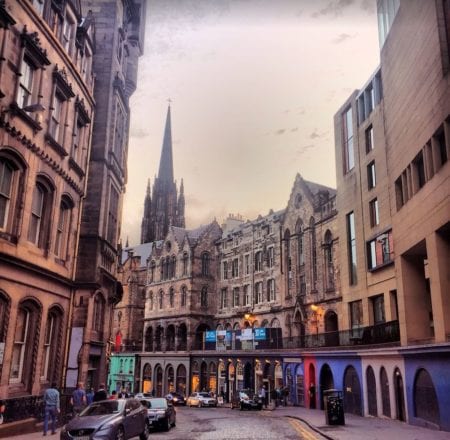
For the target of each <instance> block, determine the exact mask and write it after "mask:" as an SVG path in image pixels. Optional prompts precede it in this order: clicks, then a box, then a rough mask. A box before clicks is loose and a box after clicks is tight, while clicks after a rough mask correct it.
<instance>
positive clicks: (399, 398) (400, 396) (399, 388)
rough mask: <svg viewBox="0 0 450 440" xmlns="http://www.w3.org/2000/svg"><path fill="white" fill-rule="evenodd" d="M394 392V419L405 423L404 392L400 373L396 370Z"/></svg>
mask: <svg viewBox="0 0 450 440" xmlns="http://www.w3.org/2000/svg"><path fill="white" fill-rule="evenodd" d="M394 391H395V407H396V410H397V411H396V417H397V419H398V420H400V421H402V422H405V421H406V410H405V390H404V386H403V378H402V373H401V372H400V370H399V369H398V368H396V369H395V370H394Z"/></svg>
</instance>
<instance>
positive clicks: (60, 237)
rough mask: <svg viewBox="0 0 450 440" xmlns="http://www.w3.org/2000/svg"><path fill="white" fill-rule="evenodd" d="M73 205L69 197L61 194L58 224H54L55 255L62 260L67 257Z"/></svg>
mask: <svg viewBox="0 0 450 440" xmlns="http://www.w3.org/2000/svg"><path fill="white" fill-rule="evenodd" d="M73 206H74V204H73V202H72V200H71V199H70V198H69V197H67V196H63V197H62V198H61V203H60V204H59V216H58V224H57V226H56V237H55V255H57V256H58V257H59V258H61V259H62V260H65V259H66V257H67V249H68V246H69V238H70V226H71V219H72V209H73Z"/></svg>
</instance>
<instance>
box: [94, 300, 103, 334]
mask: <svg viewBox="0 0 450 440" xmlns="http://www.w3.org/2000/svg"><path fill="white" fill-rule="evenodd" d="M104 315H105V300H104V298H103V296H102V295H101V294H100V293H98V294H97V295H96V296H95V298H94V313H93V314H92V329H93V330H95V331H97V332H99V333H101V332H102V331H103V322H104Z"/></svg>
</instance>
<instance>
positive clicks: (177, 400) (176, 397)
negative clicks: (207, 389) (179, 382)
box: [166, 391, 186, 406]
mask: <svg viewBox="0 0 450 440" xmlns="http://www.w3.org/2000/svg"><path fill="white" fill-rule="evenodd" d="M166 399H167V401H168V402H172V403H173V404H174V405H175V406H176V405H186V397H185V396H183V394H181V393H176V392H175V391H172V392H170V393H169V394H167V396H166Z"/></svg>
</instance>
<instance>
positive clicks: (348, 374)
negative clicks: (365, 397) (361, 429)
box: [344, 365, 362, 416]
mask: <svg viewBox="0 0 450 440" xmlns="http://www.w3.org/2000/svg"><path fill="white" fill-rule="evenodd" d="M361 402H362V399H361V383H360V381H359V377H358V373H357V372H356V370H355V368H354V367H353V366H352V365H349V366H348V367H347V368H346V369H345V372H344V408H345V411H346V412H349V413H352V414H356V415H358V416H361V415H362V405H361Z"/></svg>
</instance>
